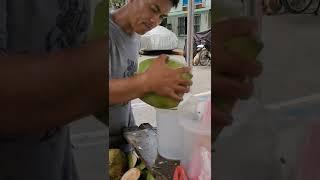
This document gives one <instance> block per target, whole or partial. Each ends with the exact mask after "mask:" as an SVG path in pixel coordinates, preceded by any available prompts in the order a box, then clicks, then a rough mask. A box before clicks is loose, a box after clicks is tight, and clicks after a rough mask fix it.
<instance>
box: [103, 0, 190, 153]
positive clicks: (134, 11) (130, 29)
mask: <svg viewBox="0 0 320 180" xmlns="http://www.w3.org/2000/svg"><path fill="white" fill-rule="evenodd" d="M178 2H179V1H178V0H131V1H129V2H128V3H127V4H126V5H125V6H123V7H122V8H120V9H118V10H117V11H115V12H114V13H112V14H111V15H110V19H109V38H110V39H109V52H110V53H109V79H110V80H109V127H110V133H109V135H110V148H115V147H118V148H122V149H124V150H125V149H126V148H125V147H126V142H125V140H124V138H123V137H122V129H123V128H125V127H128V126H129V127H130V126H134V125H135V121H134V117H133V113H132V109H131V105H130V101H131V100H133V99H135V98H139V97H142V96H143V95H144V94H145V93H147V92H151V91H152V92H156V93H157V94H160V95H163V96H168V97H171V98H173V99H176V100H179V101H180V100H182V96H183V94H184V93H186V92H188V91H189V88H188V86H189V85H191V81H190V82H189V81H187V80H184V79H182V78H181V76H180V75H181V74H182V73H185V72H189V71H190V69H189V68H187V67H185V68H180V69H177V70H172V69H169V68H168V67H166V65H165V61H166V59H167V58H168V57H167V56H165V55H161V56H160V57H159V58H157V60H156V61H155V62H154V63H153V64H152V65H151V67H150V69H149V70H148V71H146V72H145V73H142V74H140V75H135V76H134V73H135V72H136V69H137V58H138V51H139V35H142V34H145V33H146V32H148V31H150V30H151V29H153V28H154V27H156V26H157V25H159V24H160V23H161V21H162V19H163V18H165V17H166V16H167V14H168V13H169V11H170V9H171V8H172V7H173V6H175V7H176V6H177V4H178Z"/></svg>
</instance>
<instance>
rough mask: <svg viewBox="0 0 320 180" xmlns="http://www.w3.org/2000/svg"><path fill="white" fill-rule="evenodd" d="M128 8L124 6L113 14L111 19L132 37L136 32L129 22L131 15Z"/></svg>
mask: <svg viewBox="0 0 320 180" xmlns="http://www.w3.org/2000/svg"><path fill="white" fill-rule="evenodd" d="M127 8H128V7H127V6H124V7H122V8H120V9H118V10H116V11H115V12H114V13H112V15H111V18H112V20H113V22H115V23H116V24H117V25H118V26H119V27H120V28H121V29H122V30H123V31H124V32H125V33H127V34H128V35H130V36H131V35H133V34H134V31H133V28H132V27H131V25H130V22H129V18H128V17H129V13H128V9H127Z"/></svg>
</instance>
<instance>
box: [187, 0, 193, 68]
mask: <svg viewBox="0 0 320 180" xmlns="http://www.w3.org/2000/svg"><path fill="white" fill-rule="evenodd" d="M193 19H194V0H189V1H188V18H187V42H186V43H187V49H186V51H187V52H186V61H187V65H188V67H191V62H192V59H193V24H194V21H193Z"/></svg>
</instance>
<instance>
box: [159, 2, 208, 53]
mask: <svg viewBox="0 0 320 180" xmlns="http://www.w3.org/2000/svg"><path fill="white" fill-rule="evenodd" d="M194 1H195V12H194V32H195V33H196V32H199V31H205V30H208V29H209V28H210V27H211V0H194ZM187 16H188V0H180V2H179V4H178V6H177V8H173V9H172V10H171V11H170V13H169V14H168V17H167V18H166V19H165V20H164V21H163V23H162V25H163V26H165V27H166V28H168V29H170V30H171V31H173V32H174V33H175V34H176V35H177V36H178V39H179V43H178V48H181V49H182V48H183V47H184V44H185V39H186V38H187V22H188V21H187Z"/></svg>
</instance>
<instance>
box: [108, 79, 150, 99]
mask: <svg viewBox="0 0 320 180" xmlns="http://www.w3.org/2000/svg"><path fill="white" fill-rule="evenodd" d="M146 92H148V87H147V83H146V78H145V75H144V74H140V75H136V76H134V77H130V78H126V79H112V80H109V104H110V105H112V104H120V103H126V102H128V101H131V100H133V99H135V98H139V97H141V96H142V95H143V94H145V93H146Z"/></svg>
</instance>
